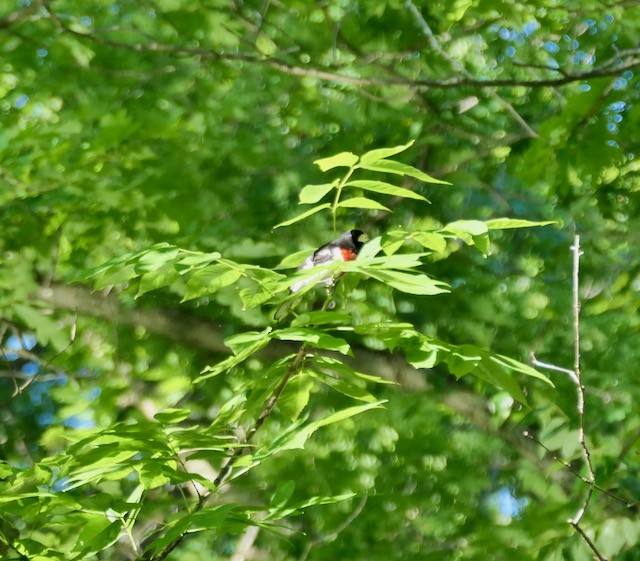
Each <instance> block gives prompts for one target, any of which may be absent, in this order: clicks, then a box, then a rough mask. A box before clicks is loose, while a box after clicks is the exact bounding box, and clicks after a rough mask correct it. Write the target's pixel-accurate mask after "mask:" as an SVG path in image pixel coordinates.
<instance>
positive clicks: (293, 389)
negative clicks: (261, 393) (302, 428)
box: [278, 370, 315, 421]
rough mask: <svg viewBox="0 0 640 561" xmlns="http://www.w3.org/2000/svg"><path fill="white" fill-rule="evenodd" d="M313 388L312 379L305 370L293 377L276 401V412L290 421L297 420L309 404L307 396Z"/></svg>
mask: <svg viewBox="0 0 640 561" xmlns="http://www.w3.org/2000/svg"><path fill="white" fill-rule="evenodd" d="M314 386H315V384H314V382H313V379H312V378H311V376H309V373H308V371H306V370H303V371H302V372H300V373H299V374H296V375H295V376H293V377H292V378H291V380H289V383H288V384H287V385H286V387H285V389H284V391H283V392H282V395H281V396H280V398H279V399H278V411H280V413H282V415H284V416H285V417H287V418H288V419H289V420H290V421H295V420H296V419H298V417H300V413H302V410H303V409H304V408H305V407H306V406H307V403H309V395H310V393H311V390H312V389H313V388H314Z"/></svg>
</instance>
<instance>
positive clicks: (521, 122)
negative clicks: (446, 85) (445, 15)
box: [406, 0, 538, 138]
mask: <svg viewBox="0 0 640 561" xmlns="http://www.w3.org/2000/svg"><path fill="white" fill-rule="evenodd" d="M406 5H407V7H408V8H409V11H410V12H411V14H412V15H413V17H414V18H415V20H416V21H417V22H418V25H419V26H420V29H421V30H422V32H423V33H424V34H425V35H426V37H427V39H429V43H430V44H431V47H432V48H433V49H434V50H435V51H436V52H437V53H438V54H439V55H440V56H441V57H442V58H444V59H445V60H446V61H448V62H449V63H450V64H451V66H453V67H454V68H455V69H456V70H457V71H458V72H460V73H461V74H462V75H463V76H466V77H467V78H473V75H472V74H471V72H469V71H468V70H467V69H466V67H465V66H464V65H463V64H462V63H461V62H460V61H458V60H456V59H454V58H453V57H452V56H450V55H449V53H447V52H446V51H445V50H444V49H443V48H442V47H441V46H440V43H438V40H437V39H436V36H435V35H434V33H433V31H431V28H430V27H429V24H428V23H427V20H425V19H424V17H423V16H422V13H421V12H420V10H418V8H417V7H416V5H415V4H414V3H413V1H412V0H407V2H406ZM484 89H485V90H486V91H487V92H488V93H489V95H491V96H492V97H493V98H494V99H496V100H497V101H498V102H499V103H500V105H502V107H504V108H505V109H506V110H507V112H509V113H510V114H511V116H512V117H514V119H515V120H516V121H517V122H518V124H519V125H520V126H521V127H522V128H523V129H524V130H525V131H526V132H527V134H528V135H529V136H530V137H531V138H538V133H537V132H536V131H534V130H533V129H532V128H531V126H530V125H529V123H527V122H526V121H525V120H524V119H523V118H522V115H520V113H518V112H517V111H516V109H515V107H514V106H513V105H512V104H511V103H509V102H508V101H507V100H506V99H504V98H503V97H502V96H501V95H500V94H499V93H498V92H497V91H496V90H495V88H492V87H485V88H484Z"/></svg>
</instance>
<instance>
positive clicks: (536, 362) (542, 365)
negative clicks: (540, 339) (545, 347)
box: [530, 353, 579, 384]
mask: <svg viewBox="0 0 640 561" xmlns="http://www.w3.org/2000/svg"><path fill="white" fill-rule="evenodd" d="M530 358H531V364H533V365H534V366H537V367H538V368H545V369H547V370H553V371H555V372H562V373H563V374H566V375H567V376H569V377H570V378H571V379H572V380H573V382H574V383H575V384H578V383H579V382H578V377H577V376H576V373H575V372H574V371H573V370H569V369H568V368H562V366H556V365H555V364H550V363H548V362H542V361H541V360H538V359H537V358H536V355H535V354H534V353H531V357H530Z"/></svg>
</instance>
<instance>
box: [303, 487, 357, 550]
mask: <svg viewBox="0 0 640 561" xmlns="http://www.w3.org/2000/svg"><path fill="white" fill-rule="evenodd" d="M367 499H368V497H367V495H364V496H363V497H362V498H361V499H360V502H359V503H358V505H357V506H356V508H355V510H354V511H353V512H352V513H351V514H350V515H349V516H348V517H347V518H346V519H345V520H344V521H343V522H342V523H341V524H340V525H339V526H338V527H337V528H336V529H335V530H333V531H332V532H328V533H324V534H322V535H320V536H319V537H318V538H315V539H313V540H310V541H309V542H308V543H307V545H306V546H305V548H304V551H303V552H302V555H301V556H300V559H299V561H306V560H307V557H309V553H311V550H312V549H313V548H314V546H316V545H318V544H321V543H324V542H328V541H333V540H335V539H336V538H337V537H338V536H339V535H340V534H341V533H342V532H343V531H344V530H346V528H347V527H348V526H350V525H351V523H352V522H353V521H354V520H355V519H356V518H358V516H360V513H361V512H362V511H363V509H364V506H365V505H366V504H367Z"/></svg>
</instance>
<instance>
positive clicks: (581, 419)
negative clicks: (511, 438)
mask: <svg viewBox="0 0 640 561" xmlns="http://www.w3.org/2000/svg"><path fill="white" fill-rule="evenodd" d="M571 252H572V255H573V268H572V269H573V274H572V305H571V308H572V315H573V370H569V369H568V368H562V367H560V366H556V365H554V364H549V363H546V362H541V361H539V360H538V359H536V357H535V355H534V354H533V353H531V360H532V363H533V364H534V365H535V366H539V367H542V368H547V369H548V370H554V371H556V372H562V373H563V374H567V375H568V376H569V377H570V378H571V380H572V381H573V383H574V384H575V386H576V394H577V404H576V410H577V412H578V423H579V428H578V443H579V445H580V449H581V451H582V457H583V459H584V464H585V466H586V468H587V476H586V477H585V476H583V475H581V474H580V473H578V471H576V470H575V469H574V468H573V467H572V466H571V465H570V464H569V463H567V462H565V461H563V460H561V459H560V458H558V457H557V456H555V455H554V454H553V453H552V452H551V450H549V449H548V448H547V447H546V446H545V445H544V444H542V443H541V442H540V441H538V440H537V439H535V438H534V437H533V436H531V434H529V433H528V432H527V431H525V432H524V433H523V434H524V436H525V437H527V438H530V439H531V440H533V441H534V442H536V443H537V444H539V445H540V446H542V447H543V448H544V449H545V450H546V451H547V452H549V453H550V454H551V455H552V457H553V459H554V460H556V461H557V462H559V463H561V464H562V465H563V466H564V467H566V468H567V469H569V470H570V471H571V472H572V473H573V474H574V475H576V477H578V478H579V479H580V480H581V481H583V482H584V483H585V484H586V485H587V493H586V495H585V498H584V501H583V503H582V505H581V506H580V508H579V509H578V510H577V512H576V513H575V515H574V516H573V517H572V518H570V519H569V520H567V523H568V524H570V525H571V526H572V527H573V529H574V530H575V531H576V532H578V534H579V535H580V536H581V537H582V539H583V540H584V542H585V543H586V544H587V546H588V547H589V549H591V551H592V552H593V554H594V555H595V556H596V558H597V559H598V560H599V561H606V558H605V557H604V556H603V555H602V553H600V551H599V550H598V548H597V547H596V545H595V544H594V543H593V541H591V539H590V538H589V536H587V534H586V533H585V531H584V530H583V529H582V527H581V526H580V521H581V520H582V518H583V517H584V515H585V513H586V511H587V508H588V507H589V503H590V501H591V497H592V496H593V491H594V489H598V490H599V491H602V492H603V493H605V494H607V495H608V496H610V497H613V498H614V499H616V500H618V501H621V502H623V503H625V504H626V505H627V506H629V504H628V503H627V502H626V501H624V500H622V499H620V498H619V497H616V496H615V495H613V494H612V493H609V492H608V491H606V490H605V489H602V488H601V487H599V486H598V485H596V474H595V471H594V469H593V463H592V462H591V453H590V451H589V447H588V446H587V441H586V437H585V430H584V425H585V412H584V393H585V387H584V384H583V383H582V372H581V369H580V256H581V255H582V252H581V251H580V236H578V235H576V236H575V237H574V239H573V245H572V246H571Z"/></svg>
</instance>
